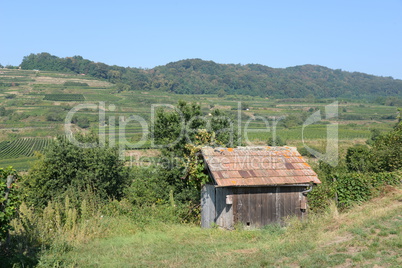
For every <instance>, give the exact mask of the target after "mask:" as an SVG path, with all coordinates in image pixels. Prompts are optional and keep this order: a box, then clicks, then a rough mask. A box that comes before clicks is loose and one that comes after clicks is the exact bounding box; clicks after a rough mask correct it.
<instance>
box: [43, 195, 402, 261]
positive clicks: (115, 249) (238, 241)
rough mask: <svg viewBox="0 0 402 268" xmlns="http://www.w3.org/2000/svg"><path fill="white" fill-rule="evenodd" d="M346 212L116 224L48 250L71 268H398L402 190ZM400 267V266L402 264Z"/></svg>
mask: <svg viewBox="0 0 402 268" xmlns="http://www.w3.org/2000/svg"><path fill="white" fill-rule="evenodd" d="M386 192H387V193H386V194H385V195H384V196H382V197H378V198H376V199H374V200H372V201H370V202H368V203H366V204H363V205H361V206H357V207H355V208H353V209H351V210H350V211H348V212H345V213H338V212H337V211H336V209H333V210H331V211H330V212H328V213H327V214H325V215H321V216H310V219H309V221H308V222H305V223H300V222H298V221H294V220H293V221H292V220H290V225H289V227H287V228H280V227H277V226H270V227H269V228H266V229H264V230H254V231H245V230H236V231H225V230H220V229H208V230H205V229H200V228H199V227H197V226H190V225H164V224H163V223H160V224H158V225H152V226H148V227H146V228H145V229H143V230H140V229H138V227H136V226H135V225H134V223H132V222H130V221H127V220H124V221H121V222H120V221H117V222H116V221H115V222H114V224H113V225H114V226H116V227H118V228H117V229H115V230H114V231H110V230H109V235H107V236H106V237H104V238H101V239H96V240H92V241H90V242H89V243H79V244H78V245H77V246H76V247H75V248H74V249H72V250H71V251H70V252H68V253H66V254H64V255H61V256H60V255H57V254H56V255H55V254H54V252H53V253H52V252H47V253H45V255H44V256H43V258H42V264H45V263H47V264H49V263H52V262H53V261H55V260H58V261H62V263H63V264H64V265H66V266H71V267H88V266H91V267H132V266H143V267H178V266H180V267H215V266H216V267H228V266H235V267H240V266H244V267H261V266H284V267H300V266H302V267H351V266H359V267H373V266H378V267H398V265H401V264H402V189H400V188H399V189H397V188H392V187H389V188H387V189H386ZM110 220H111V221H113V219H110ZM399 267H400V266H399Z"/></svg>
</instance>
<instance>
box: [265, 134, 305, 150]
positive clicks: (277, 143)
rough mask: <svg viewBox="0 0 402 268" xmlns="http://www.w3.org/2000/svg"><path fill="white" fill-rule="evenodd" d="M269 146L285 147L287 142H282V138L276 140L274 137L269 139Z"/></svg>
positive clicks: (277, 137)
mask: <svg viewBox="0 0 402 268" xmlns="http://www.w3.org/2000/svg"><path fill="white" fill-rule="evenodd" d="M267 145H268V146H284V145H286V141H284V140H282V139H281V137H279V136H276V137H275V139H274V138H273V137H269V138H268V141H267ZM303 148H304V147H303Z"/></svg>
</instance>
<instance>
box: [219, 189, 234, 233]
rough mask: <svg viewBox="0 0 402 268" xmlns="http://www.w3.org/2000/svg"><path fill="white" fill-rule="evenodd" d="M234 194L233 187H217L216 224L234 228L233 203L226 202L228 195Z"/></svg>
mask: <svg viewBox="0 0 402 268" xmlns="http://www.w3.org/2000/svg"><path fill="white" fill-rule="evenodd" d="M227 195H233V188H229V187H217V188H215V196H216V201H215V207H216V220H215V222H216V224H218V225H219V226H221V227H223V228H226V229H233V228H234V221H233V205H230V204H226V196H227Z"/></svg>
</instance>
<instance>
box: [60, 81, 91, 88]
mask: <svg viewBox="0 0 402 268" xmlns="http://www.w3.org/2000/svg"><path fill="white" fill-rule="evenodd" d="M63 86H66V87H67V86H75V87H87V86H89V85H88V84H87V83H82V82H74V81H67V82H64V84H63Z"/></svg>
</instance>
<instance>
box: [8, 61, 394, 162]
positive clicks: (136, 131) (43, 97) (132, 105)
mask: <svg viewBox="0 0 402 268" xmlns="http://www.w3.org/2000/svg"><path fill="white" fill-rule="evenodd" d="M0 83H3V84H1V85H2V87H1V88H0V107H4V109H5V110H4V111H3V112H1V111H0V112H1V114H0V142H3V141H7V142H13V141H14V140H16V139H23V138H40V137H54V136H56V135H60V134H63V133H64V119H65V118H66V115H67V113H68V112H69V111H71V109H72V108H73V107H76V106H77V105H79V104H93V105H97V108H102V107H104V110H102V112H104V114H105V119H106V122H104V123H105V124H107V125H109V123H110V122H109V120H110V119H111V118H115V119H116V120H117V121H118V120H119V119H120V118H122V119H123V120H126V119H128V118H129V117H130V116H131V115H135V116H139V117H141V118H143V119H144V120H145V122H146V126H147V127H149V126H150V125H151V118H150V117H151V111H152V107H153V106H152V105H154V104H159V105H160V104H169V105H175V104H176V103H177V101H178V100H185V101H188V102H197V103H199V104H200V105H201V107H202V110H203V112H204V113H205V114H208V113H210V112H211V110H212V109H215V108H218V109H222V110H225V111H226V112H227V113H228V114H230V116H231V117H232V118H233V119H234V125H235V126H236V127H237V126H240V128H241V136H242V137H243V143H244V144H249V145H252V144H254V145H260V144H266V142H267V140H268V138H269V137H271V136H272V135H274V134H275V135H277V136H279V137H281V139H282V140H285V141H286V143H287V145H290V146H298V147H300V146H303V145H305V144H307V145H308V146H313V145H314V146H315V147H320V148H322V149H323V148H325V144H324V143H325V142H323V141H324V140H325V138H326V135H327V127H328V124H335V123H336V124H338V131H339V132H338V137H339V146H340V147H341V149H342V148H346V147H347V146H350V145H351V144H354V143H361V142H364V141H365V140H366V139H368V138H369V137H370V135H371V134H370V130H371V129H373V128H375V129H379V130H380V131H383V132H385V131H389V130H390V129H391V128H392V126H393V125H394V124H395V122H396V114H397V110H396V107H392V106H384V105H377V104H373V103H368V102H364V101H357V100H356V101H354V102H351V101H345V100H340V101H339V109H338V116H337V117H335V118H332V119H326V118H325V112H324V111H325V107H326V105H328V104H330V103H332V102H334V101H335V100H316V101H314V100H307V99H301V100H300V101H298V102H295V100H275V99H269V98H261V97H250V96H231V95H229V96H225V97H223V98H218V97H217V96H216V95H175V94H171V93H167V92H156V91H152V92H147V91H145V92H142V91H130V92H120V93H119V92H117V91H116V89H115V86H114V85H113V84H111V83H109V82H107V81H100V80H96V79H93V78H91V77H87V76H82V75H74V74H63V73H57V72H42V71H25V70H7V69H1V71H0ZM74 83H75V84H76V85H80V83H81V84H82V85H85V86H81V87H80V86H66V85H69V84H74ZM239 105H240V107H245V106H247V107H249V109H248V110H241V111H238V110H237V109H238V107H239ZM102 109H103V108H102ZM100 111H101V110H100V109H95V110H94V109H80V110H78V111H77V112H76V113H75V116H76V117H79V118H83V117H85V118H86V119H87V120H88V121H89V123H90V128H89V129H92V130H94V131H95V132H97V131H98V129H99V112H100ZM317 111H321V116H322V120H320V121H319V122H316V124H312V125H309V126H306V127H305V128H304V129H303V125H302V124H301V122H297V123H294V122H290V123H289V122H288V125H286V127H285V126H283V125H281V124H278V125H277V126H276V124H277V122H279V121H286V120H287V119H286V118H288V119H289V118H293V117H295V116H296V117H297V116H299V115H301V114H304V115H306V118H307V117H308V116H309V115H311V114H312V113H313V112H317ZM239 121H240V123H239ZM290 121H291V120H290ZM74 129H75V130H79V127H78V126H75V127H74ZM109 130H110V128H109V127H106V131H107V134H108V133H109ZM83 131H88V129H85V130H83ZM119 131H123V132H125V135H126V140H127V141H128V142H130V143H136V142H137V141H139V140H140V138H141V137H142V134H143V129H142V126H141V124H140V123H139V122H137V121H135V120H134V121H130V122H128V123H127V124H126V127H125V128H124V129H123V128H121V127H120V128H119V127H118V126H116V128H115V129H114V130H113V129H112V133H113V132H114V133H115V134H117V133H118V132H119ZM120 142H122V141H119V140H117V141H116V143H117V144H118V143H120ZM149 144H150V141H149V140H148V141H147V142H146V143H145V145H144V146H149ZM341 151H342V150H341ZM7 160H9V161H7ZM20 160H21V159H19V161H20ZM15 162H16V161H15V159H13V158H5V156H1V155H0V163H3V164H5V165H14V163H15ZM19 163H20V164H21V165H19V166H20V167H22V166H28V165H27V163H26V164H25V165H24V164H23V163H21V162H19Z"/></svg>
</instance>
